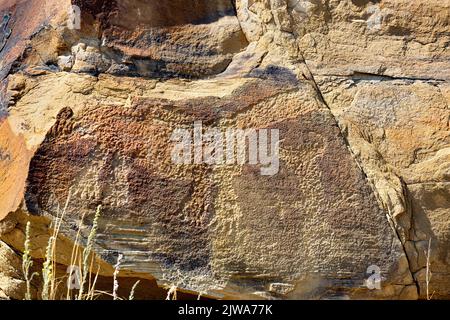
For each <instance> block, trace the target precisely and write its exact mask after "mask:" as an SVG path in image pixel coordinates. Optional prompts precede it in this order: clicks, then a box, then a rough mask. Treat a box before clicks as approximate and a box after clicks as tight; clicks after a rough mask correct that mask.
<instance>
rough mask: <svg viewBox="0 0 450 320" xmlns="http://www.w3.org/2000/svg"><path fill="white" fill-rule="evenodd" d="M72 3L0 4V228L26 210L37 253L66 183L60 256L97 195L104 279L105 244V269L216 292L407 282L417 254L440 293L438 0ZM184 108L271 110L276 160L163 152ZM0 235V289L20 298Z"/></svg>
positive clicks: (16, 237) (444, 152)
mask: <svg viewBox="0 0 450 320" xmlns="http://www.w3.org/2000/svg"><path fill="white" fill-rule="evenodd" d="M72 2H73V4H76V5H78V6H79V7H80V8H81V28H80V29H74V30H72V29H68V28H67V27H66V25H65V24H66V21H67V12H66V10H64V9H61V8H64V5H66V6H67V7H68V6H69V5H70V4H71V2H70V1H65V2H64V3H63V6H62V7H61V6H58V5H57V3H58V4H60V3H61V2H60V1H46V7H45V10H44V11H45V14H42V15H36V14H35V12H36V10H37V1H32V0H30V1H27V2H20V1H9V2H8V1H7V2H6V3H5V4H2V5H0V12H1V13H2V15H3V13H8V14H10V17H9V18H8V22H7V24H6V25H7V28H10V29H11V34H10V35H8V37H6V33H5V34H4V35H3V38H4V39H7V40H6V44H5V46H4V48H3V49H0V58H1V65H0V81H2V82H1V85H0V100H1V103H2V105H1V106H0V118H1V119H2V120H0V121H1V122H0V220H1V221H0V239H1V240H2V241H3V242H4V243H6V244H7V245H8V246H10V247H13V248H15V249H17V250H19V251H20V250H23V243H24V229H25V224H26V222H27V221H28V220H30V221H32V225H33V231H32V233H33V239H34V240H35V243H34V248H33V251H32V254H33V256H34V257H35V258H37V259H41V258H43V256H44V250H45V246H46V243H47V240H48V237H49V236H50V235H51V228H52V225H54V221H55V218H56V217H57V216H58V215H60V211H61V210H59V209H58V208H61V207H63V206H64V204H65V203H66V201H68V206H67V210H66V212H65V215H64V217H63V221H64V222H63V224H62V230H61V236H60V239H59V240H58V245H57V254H56V256H57V260H58V261H57V262H58V263H59V264H61V265H69V264H70V262H71V261H70V258H71V257H70V256H71V252H72V246H73V241H74V240H75V238H76V235H77V233H78V231H79V232H80V235H81V240H82V242H83V243H86V239H87V237H88V234H89V230H90V229H89V226H90V225H91V224H92V221H93V218H94V213H95V210H96V208H97V206H98V205H100V204H101V205H102V207H103V211H102V215H101V217H100V220H99V230H98V234H97V237H96V243H95V252H96V253H97V259H96V262H95V263H96V265H98V267H99V270H100V274H101V275H102V276H104V277H106V278H107V277H110V276H111V274H112V272H113V269H112V267H111V266H112V265H113V264H114V263H115V262H116V259H117V256H118V254H119V253H122V254H123V255H124V263H123V266H122V269H123V271H122V273H121V276H122V277H123V279H125V278H127V279H128V278H143V279H149V281H154V280H156V281H157V282H158V284H159V285H160V286H172V285H176V286H177V287H179V288H180V289H181V290H184V291H187V292H198V293H202V294H206V295H208V296H210V297H215V298H255V297H260V298H261V297H262V298H283V299H295V298H311V299H314V298H325V299H326V298H340V299H344V298H364V299H366V298H367V299H415V298H418V297H421V298H426V286H427V285H426V283H425V274H426V272H427V268H426V266H427V256H428V255H429V257H430V259H429V265H430V268H429V269H430V270H429V271H431V273H432V277H431V283H430V284H429V290H430V292H432V293H434V295H433V297H434V298H449V297H450V261H449V259H450V258H449V257H448V253H449V250H450V246H449V232H450V229H449V228H450V189H449V172H450V170H449V169H450V161H449V160H450V159H449V157H450V155H449V154H450V153H449V150H450V131H449V130H450V129H449V120H450V112H449V101H450V87H449V84H448V81H449V77H450V74H449V73H448V72H449V70H450V68H449V67H450V62H449V61H450V59H449V58H450V56H449V50H448V43H449V40H450V35H449V32H448V30H449V23H450V3H449V2H448V1H414V2H411V1H406V0H405V1H403V0H402V1H393V0H392V1H390V0H382V1H356V0H352V1H350V0H346V1H334V0H331V1H324V0H309V1H286V0H271V1H269V0H237V1H236V2H234V1H231V0H230V1H226V0H215V1H206V0H205V1H170V2H167V3H166V2H152V1H140V0H133V1H132V0H127V1H120V2H115V1H113V2H109V1H99V0H96V1H72ZM27 17H28V18H27ZM31 17H32V18H31ZM5 21H6V20H5ZM20 21H22V24H23V26H21V25H20ZM24 26H27V28H25V27H24ZM4 30H6V29H4ZM1 31H2V30H0V32H1ZM1 39H2V38H1V37H0V40H1ZM195 121H202V122H203V127H204V129H207V128H219V129H221V130H223V131H225V130H226V129H230V128H233V129H238V128H239V129H242V128H254V129H279V130H280V145H279V147H280V163H279V172H278V173H277V174H275V175H273V176H264V175H261V174H260V169H261V167H260V165H253V164H247V165H239V166H238V165H234V166H230V165H225V164H223V165H219V166H210V165H207V164H191V165H177V164H174V163H173V162H172V160H171V152H172V149H173V143H172V142H171V141H170V137H171V134H172V132H173V130H174V129H176V128H186V129H191V128H192V125H193V123H194V122H195ZM82 219H83V220H84V222H85V225H86V226H85V227H82V228H81V230H79V229H78V226H79V225H80V221H81V220H82ZM52 221H53V223H52ZM430 239H431V252H428V244H429V241H430ZM6 244H5V248H7V246H6ZM1 248H2V249H1V250H2V251H0V297H1V296H2V293H3V295H6V296H9V297H11V298H20V297H18V296H17V295H16V294H15V293H14V292H17V290H18V289H16V288H17V286H18V283H16V282H14V281H15V280H14V281H13V280H11V279H19V280H17V281H23V280H20V279H22V278H21V275H20V267H17V268H16V269H18V270H19V271H18V273H17V274H14V275H12V274H11V273H8V272H9V271H8V270H9V269H4V268H5V267H3V266H4V265H5V263H4V262H3V260H4V259H3V258H2V257H6V258H7V259H9V260H8V261H13V260H14V259H16V260H17V259H18V257H16V256H14V257H13V256H9V255H5V254H3V252H7V249H5V250H6V251H5V250H4V249H3V247H1ZM8 252H9V251H8ZM6 258H5V259H6ZM2 259H3V260H2ZM11 259H12V260H11ZM5 261H6V260H5ZM14 261H15V260H14ZM372 265H376V266H378V267H380V269H381V276H382V286H381V290H369V289H368V288H367V286H366V282H365V281H366V279H367V278H368V277H369V276H370V274H367V273H366V272H367V269H368V267H369V266H372ZM2 279H3V280H2ZM150 296H151V295H150ZM143 297H149V295H147V296H145V295H143Z"/></svg>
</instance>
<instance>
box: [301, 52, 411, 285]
mask: <svg viewBox="0 0 450 320" xmlns="http://www.w3.org/2000/svg"><path fill="white" fill-rule="evenodd" d="M302 59H303V62H304V64H305V66H306V68H307V70H308V73H309V74H308V76H309V78H310V80H311V81H312V82H313V83H314V88H315V89H316V91H317V94H318V95H319V97H320V100H321V101H322V102H323V104H324V105H325V107H326V108H327V109H328V110H329V111H330V113H331V114H332V115H333V117H334V119H335V121H336V125H337V126H338V128H339V130H340V132H341V136H342V138H343V139H344V141H345V143H346V145H347V148H348V150H349V152H350V153H351V154H352V156H353V159H354V161H355V162H356V163H357V165H358V167H359V168H360V169H361V171H362V173H363V174H364V176H365V178H366V180H367V182H368V183H369V185H370V186H371V188H372V191H373V192H374V194H375V195H376V198H377V200H378V201H379V203H380V205H381V206H382V207H383V208H384V209H383V210H385V209H386V208H387V209H388V211H387V213H386V217H387V219H388V221H389V224H390V225H391V227H392V231H393V232H394V234H395V236H396V237H397V239H398V241H399V242H400V243H401V245H402V249H403V252H404V255H405V257H406V259H407V262H408V269H409V272H410V274H411V278H412V280H413V283H414V285H415V286H416V289H417V293H419V292H420V286H419V283H418V281H417V280H416V279H415V277H414V273H413V270H412V268H411V266H412V263H411V261H410V259H411V257H410V254H411V253H409V252H408V250H406V247H405V241H408V240H409V239H405V236H401V235H400V233H399V228H400V229H401V228H402V227H401V226H399V225H398V223H397V222H396V219H395V217H393V216H392V214H391V211H390V210H389V205H388V204H386V203H384V202H383V201H382V199H381V197H380V196H379V190H378V189H377V187H376V186H375V185H374V183H373V182H372V181H371V179H369V177H368V175H367V173H366V169H365V166H364V162H363V161H360V160H359V158H358V156H357V155H356V153H355V151H354V148H353V147H352V145H351V143H350V141H349V140H348V137H347V134H346V133H345V130H343V129H342V126H341V122H340V121H339V119H338V118H337V117H336V115H335V113H334V112H333V110H332V109H331V108H330V106H329V105H328V103H327V101H326V100H325V98H324V96H323V94H322V92H321V90H320V87H319V85H318V84H317V82H316V80H315V77H314V75H313V74H312V72H311V70H310V68H309V67H308V64H307V62H306V61H305V59H304V58H303V57H302ZM375 76H378V75H375ZM398 179H399V180H400V182H401V186H402V194H403V197H404V202H405V203H410V199H409V198H408V196H407V187H406V184H405V183H404V181H403V180H402V179H401V178H400V177H398ZM406 208H407V209H406V210H407V213H406V215H407V216H408V217H410V219H411V220H412V217H413V215H412V212H410V210H412V208H411V206H410V205H406ZM412 227H413V226H412V223H411V228H412ZM406 231H407V232H409V230H406Z"/></svg>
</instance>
